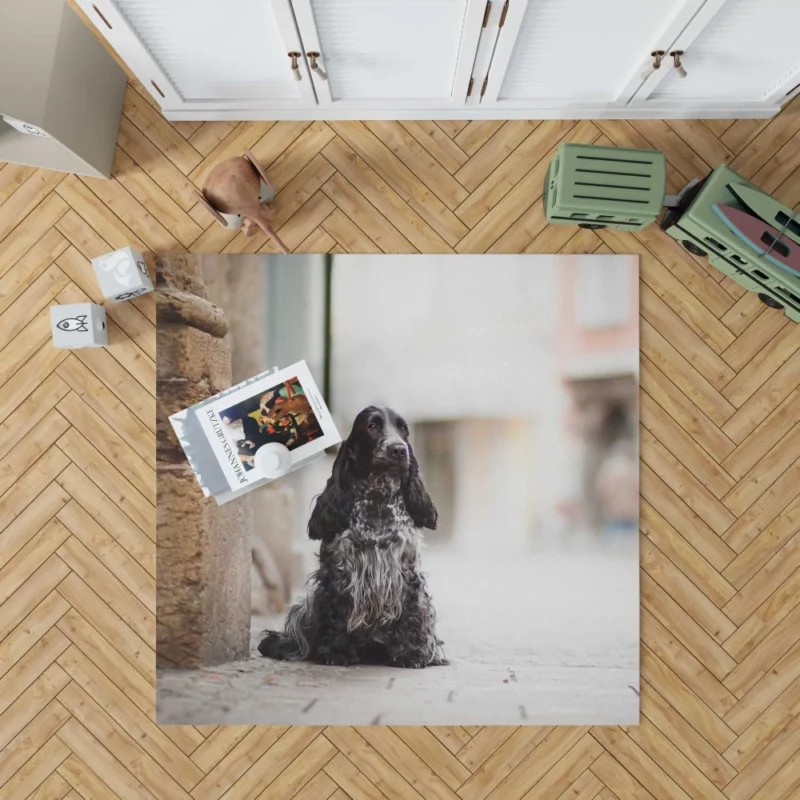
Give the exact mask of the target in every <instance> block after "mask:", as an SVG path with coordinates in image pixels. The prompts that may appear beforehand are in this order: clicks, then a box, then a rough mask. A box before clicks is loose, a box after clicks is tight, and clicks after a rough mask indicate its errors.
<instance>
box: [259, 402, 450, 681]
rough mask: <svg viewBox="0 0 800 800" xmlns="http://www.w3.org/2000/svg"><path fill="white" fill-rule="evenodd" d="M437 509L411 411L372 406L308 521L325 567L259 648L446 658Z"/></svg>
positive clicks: (306, 656) (310, 656) (345, 660)
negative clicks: (424, 559) (412, 435)
mask: <svg viewBox="0 0 800 800" xmlns="http://www.w3.org/2000/svg"><path fill="white" fill-rule="evenodd" d="M436 519H437V512H436V508H435V507H434V505H433V502H432V501H431V498H430V497H429V495H428V492H427V491H426V489H425V487H424V486H423V484H422V479H421V478H420V475H419V466H418V464H417V460H416V458H415V457H414V451H413V450H412V449H411V443H410V442H409V440H408V426H407V425H406V423H405V421H404V420H403V418H402V417H400V416H399V415H398V414H397V413H395V412H394V411H392V410H391V409H388V408H378V407H376V406H370V407H369V408H365V409H364V410H363V411H361V412H360V413H359V414H358V416H357V417H356V419H355V421H354V423H353V429H352V431H351V433H350V436H349V437H348V438H347V440H346V441H345V442H344V443H343V444H342V446H341V449H340V450H339V453H338V455H337V456H336V461H335V462H334V465H333V472H332V474H331V477H330V478H329V479H328V483H327V485H326V486H325V490H324V491H323V492H322V494H321V495H320V496H319V497H318V498H317V501H316V503H315V505H314V510H313V511H312V513H311V519H310V521H309V523H308V535H309V537H310V538H311V539H319V540H320V542H321V546H320V552H319V569H318V570H317V571H316V572H314V573H313V574H312V575H311V577H310V578H309V579H308V582H307V584H306V589H305V594H304V595H303V596H302V597H301V598H300V599H299V600H298V601H297V602H295V604H294V605H293V606H292V607H291V608H290V609H289V612H288V615H287V617H286V621H285V623H284V627H283V630H282V631H265V632H264V634H265V635H264V639H263V640H262V641H261V644H259V646H258V650H259V652H260V653H261V655H262V656H266V657H268V658H276V659H282V660H286V661H313V662H316V663H318V664H334V665H339V666H348V665H351V664H380V665H384V666H391V667H407V668H417V669H419V668H421V667H428V666H439V665H444V664H447V663H448V662H447V660H446V659H445V657H444V653H443V652H442V642H441V641H440V640H439V639H438V638H437V637H436V633H435V630H434V624H435V614H434V610H433V605H432V603H431V598H430V595H429V594H428V590H427V587H426V584H425V578H424V576H423V575H422V573H421V572H420V548H421V543H422V528H429V529H431V530H435V528H436Z"/></svg>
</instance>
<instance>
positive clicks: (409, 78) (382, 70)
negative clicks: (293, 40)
mask: <svg viewBox="0 0 800 800" xmlns="http://www.w3.org/2000/svg"><path fill="white" fill-rule="evenodd" d="M311 7H312V10H313V14H314V22H315V25H316V28H317V35H318V37H319V41H320V47H321V52H322V61H323V64H324V65H325V70H326V71H327V73H328V80H329V83H330V91H331V97H332V99H333V100H375V99H385V100H403V99H412V98H413V99H420V100H428V99H431V100H435V99H444V100H449V98H450V96H451V93H452V89H453V77H454V74H455V69H456V63H457V58H458V47H459V42H460V41H461V30H462V26H463V23H464V14H465V11H466V7H467V0H311Z"/></svg>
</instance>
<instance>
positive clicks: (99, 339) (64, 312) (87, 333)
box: [50, 303, 108, 350]
mask: <svg viewBox="0 0 800 800" xmlns="http://www.w3.org/2000/svg"><path fill="white" fill-rule="evenodd" d="M50 326H51V328H52V331H53V347H63V348H67V349H69V350H76V349H78V348H81V347H105V346H106V345H107V344H108V328H107V323H106V310H105V309H104V308H103V307H102V306H98V305H95V304H94V303H75V304H74V305H69V306H66V305H64V306H50Z"/></svg>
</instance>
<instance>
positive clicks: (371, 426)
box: [367, 422, 378, 431]
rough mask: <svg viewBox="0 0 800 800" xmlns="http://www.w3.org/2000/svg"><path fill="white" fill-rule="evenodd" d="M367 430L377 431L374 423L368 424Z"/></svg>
mask: <svg viewBox="0 0 800 800" xmlns="http://www.w3.org/2000/svg"><path fill="white" fill-rule="evenodd" d="M367 430H368V431H376V430H378V426H377V425H376V424H375V423H374V422H370V423H369V425H367Z"/></svg>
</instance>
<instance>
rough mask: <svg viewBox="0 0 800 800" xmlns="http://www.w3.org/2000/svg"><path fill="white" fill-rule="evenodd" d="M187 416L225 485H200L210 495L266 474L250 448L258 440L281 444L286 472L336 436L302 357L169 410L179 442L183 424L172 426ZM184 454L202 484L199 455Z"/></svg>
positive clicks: (244, 486) (254, 482) (249, 484)
mask: <svg viewBox="0 0 800 800" xmlns="http://www.w3.org/2000/svg"><path fill="white" fill-rule="evenodd" d="M190 416H191V417H193V418H194V419H195V420H196V423H197V424H198V425H199V429H200V432H201V437H202V438H203V439H204V440H205V441H206V442H207V447H208V448H209V450H210V453H211V455H212V456H213V459H214V462H215V464H216V465H217V467H218V468H219V470H220V471H221V474H222V475H223V476H224V479H225V482H226V484H227V485H226V486H225V487H224V488H223V487H221V486H208V487H206V488H209V489H210V490H211V491H210V493H211V494H214V495H215V496H220V495H221V496H224V497H228V495H227V492H235V493H237V494H238V493H239V492H241V491H247V490H249V489H251V488H255V487H256V486H258V485H261V484H262V483H263V482H265V480H267V479H268V477H267V476H266V475H264V474H262V472H261V470H260V469H259V468H258V465H257V459H256V452H257V451H258V449H259V448H261V447H263V446H264V445H269V444H278V445H283V446H284V447H285V448H286V449H287V450H288V451H289V455H290V459H291V460H290V465H289V469H288V471H292V470H293V469H296V468H297V467H299V466H300V465H301V464H302V463H303V462H306V461H307V460H308V459H310V458H314V457H316V456H319V455H322V453H323V452H324V451H325V449H326V448H328V447H331V446H332V445H335V444H337V443H338V442H340V441H341V436H340V435H339V432H338V431H337V429H336V426H335V424H334V422H333V419H332V418H331V415H330V412H329V410H328V407H327V406H326V404H325V401H324V400H323V398H322V395H321V394H320V392H319V389H318V388H317V385H316V383H315V381H314V378H313V377H312V375H311V372H310V370H309V369H308V366H307V364H306V362H305V361H300V362H297V363H295V364H292V365H291V366H289V367H286V368H285V369H282V370H278V371H273V372H271V373H268V374H265V375H263V376H260V377H259V376H257V377H256V378H255V379H250V380H248V381H245V382H244V383H242V384H240V385H238V386H236V387H233V388H232V389H228V390H226V391H224V392H221V393H220V394H218V395H215V396H214V397H211V398H209V399H208V400H204V401H203V402H202V403H198V404H197V405H196V406H192V407H191V408H189V409H186V410H185V411H182V412H180V413H179V414H175V415H173V417H172V418H171V422H172V424H173V426H176V432H178V434H179V439H180V440H181V441H182V443H184V439H185V438H186V434H187V429H186V427H185V426H182V428H181V430H178V427H177V426H178V425H179V423H180V421H181V420H184V419H186V418H187V417H190ZM188 438H189V439H190V440H191V439H192V438H193V437H191V436H189V437H188ZM189 444H192V442H191V441H190V442H189ZM184 449H186V445H185V444H184ZM187 455H189V457H190V462H191V463H192V466H193V468H194V469H195V472H196V473H197V475H198V480H200V482H201V484H202V485H204V486H205V484H206V483H207V482H208V476H209V474H210V473H209V471H208V470H207V469H203V467H202V463H201V462H202V459H198V458H197V457H195V458H192V453H190V452H187ZM194 455H195V456H197V453H196V452H195V454H194ZM211 482H212V483H213V481H211ZM226 490H227V491H226ZM218 499H220V500H221V499H222V497H218Z"/></svg>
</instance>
